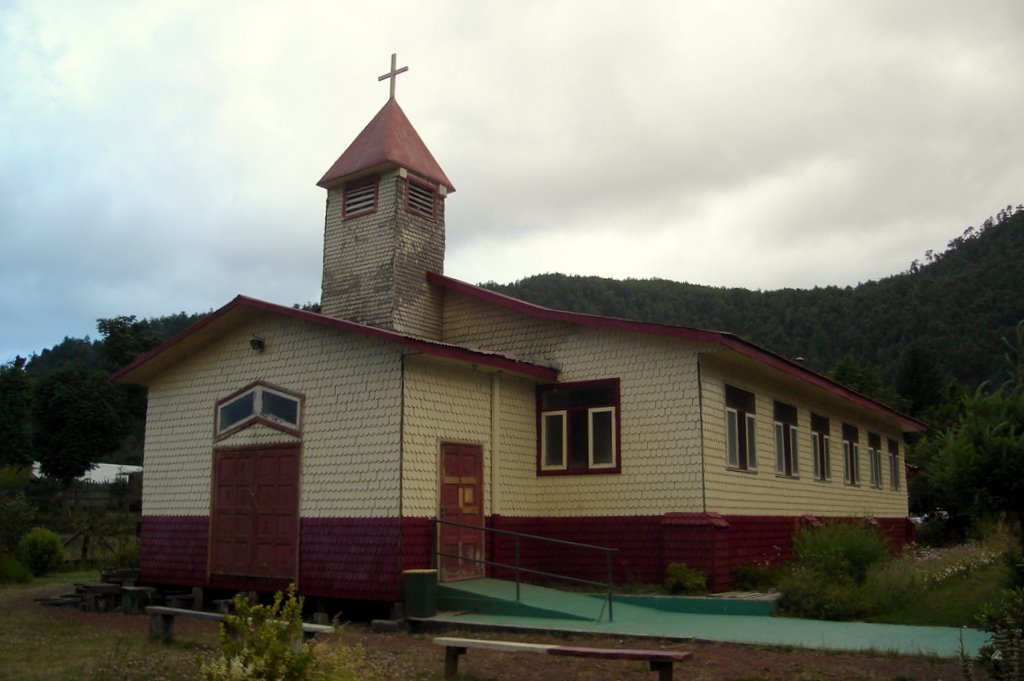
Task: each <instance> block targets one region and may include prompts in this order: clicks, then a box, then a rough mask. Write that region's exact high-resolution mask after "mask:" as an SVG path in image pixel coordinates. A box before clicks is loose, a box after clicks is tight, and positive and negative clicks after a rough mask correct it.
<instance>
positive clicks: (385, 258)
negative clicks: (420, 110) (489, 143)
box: [317, 55, 455, 339]
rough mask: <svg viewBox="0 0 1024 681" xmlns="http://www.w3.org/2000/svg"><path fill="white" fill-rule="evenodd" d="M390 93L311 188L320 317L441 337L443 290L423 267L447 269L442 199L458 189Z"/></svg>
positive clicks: (390, 75)
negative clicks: (315, 197) (321, 217)
mask: <svg viewBox="0 0 1024 681" xmlns="http://www.w3.org/2000/svg"><path fill="white" fill-rule="evenodd" d="M407 70H408V68H407V67H402V68H401V69H396V68H395V55H391V71H390V72H389V73H386V74H384V75H383V76H381V77H380V78H379V79H378V80H384V79H390V80H391V97H390V98H389V99H388V101H387V103H386V104H385V105H384V107H383V108H382V109H381V110H380V111H379V112H377V115H376V116H374V117H373V120H371V121H370V122H369V124H367V126H366V127H365V128H364V129H363V131H362V132H361V133H359V135H358V136H357V137H356V139H355V140H354V141H353V142H352V143H351V144H350V145H349V147H348V149H346V150H345V152H344V153H343V154H342V155H341V156H340V157H339V158H338V160H337V161H335V162H334V165H332V166H331V167H330V169H329V170H328V171H327V172H326V173H325V174H324V176H323V177H322V178H320V181H319V182H317V185H318V186H320V187H323V188H324V189H326V190H327V216H326V219H325V222H324V271H323V284H322V288H321V298H320V304H321V309H322V311H323V313H324V314H326V315H330V316H332V317H340V318H344V319H348V320H351V321H354V322H359V323H361V324H368V325H371V326H377V327H380V328H384V329H389V330H392V331H397V332H398V333H403V334H408V335H412V336H420V337H425V338H434V339H438V338H440V336H441V294H440V292H439V291H437V290H435V289H434V288H433V287H431V286H430V285H429V284H428V283H427V281H426V274H427V272H436V273H438V274H442V273H443V272H444V238H445V237H444V204H445V198H446V197H447V196H448V194H450V193H452V192H454V191H455V188H454V187H453V186H452V183H451V181H450V180H449V179H448V177H447V176H446V175H445V174H444V171H443V170H441V167H440V166H439V165H438V163H437V161H435V160H434V157H433V155H432V154H431V153H430V151H429V150H428V149H427V147H426V145H425V144H424V143H423V140H422V139H420V136H419V135H418V134H417V133H416V130H415V129H413V127H412V124H411V123H410V122H409V119H408V118H406V115H405V112H403V111H402V108H401V107H400V106H399V105H398V101H397V100H396V99H395V77H396V76H397V75H398V74H399V73H403V72H405V71H407Z"/></svg>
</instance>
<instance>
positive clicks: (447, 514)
mask: <svg viewBox="0 0 1024 681" xmlns="http://www.w3.org/2000/svg"><path fill="white" fill-rule="evenodd" d="M483 461H484V451H483V447H481V446H480V445H464V444H453V443H444V444H442V445H441V507H440V513H439V514H438V518H440V519H441V520H448V521H451V522H456V523H460V524H463V525H471V526H473V527H483V524H484V498H483V474H484V465H483ZM438 527H439V530H438V543H439V544H440V551H441V553H442V554H446V555H442V556H441V559H440V561H439V562H440V569H441V580H442V581H448V582H450V581H455V580H459V579H473V578H475V577H483V576H484V566H483V564H482V563H476V562H472V561H471V560H465V559H466V558H469V559H473V560H483V557H484V532H483V531H482V530H473V529H469V528H465V527H454V526H452V525H438Z"/></svg>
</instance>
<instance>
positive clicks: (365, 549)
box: [139, 516, 430, 601]
mask: <svg viewBox="0 0 1024 681" xmlns="http://www.w3.org/2000/svg"><path fill="white" fill-rule="evenodd" d="M406 523H407V524H408V525H409V526H410V527H416V526H417V525H421V526H425V527H426V528H427V533H426V535H425V536H420V537H418V538H417V539H416V540H415V541H414V542H413V551H414V552H415V549H416V542H419V544H421V545H422V546H423V547H425V548H423V550H422V551H420V553H426V554H427V560H428V561H429V547H430V530H429V528H430V524H429V521H428V520H426V519H423V520H422V521H412V520H407V521H405V522H404V523H403V522H400V521H399V520H398V519H397V518H302V519H301V520H300V530H299V531H300V536H299V575H298V585H299V591H300V592H301V593H302V594H304V595H309V596H324V597H328V598H355V599H361V600H370V601H396V600H401V572H402V569H403V568H405V567H407V565H406V564H407V563H408V564H409V565H413V564H414V563H415V560H413V558H412V557H409V558H408V560H407V557H406V555H405V554H403V548H402V547H403V541H402V526H403V524H406ZM420 534H421V535H422V533H420ZM208 536H209V519H208V518H207V517H206V516H143V518H142V550H141V555H140V566H139V567H140V579H141V580H142V581H144V582H147V583H151V584H174V585H179V586H203V587H215V588H224V589H235V590H240V591H241V590H244V591H249V590H253V591H263V592H272V591H277V590H280V589H282V588H284V587H286V586H287V580H268V579H259V578H250V577H241V576H237V577H236V576H227V575H213V576H209V575H208V573H207V546H208ZM423 567H426V566H425V565H424V566H423Z"/></svg>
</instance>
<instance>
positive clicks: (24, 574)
mask: <svg viewBox="0 0 1024 681" xmlns="http://www.w3.org/2000/svg"><path fill="white" fill-rule="evenodd" d="M31 581H32V571H31V570H29V569H28V568H27V567H25V565H24V564H23V563H22V562H21V561H20V560H18V559H17V558H0V584H23V583H25V582H31Z"/></svg>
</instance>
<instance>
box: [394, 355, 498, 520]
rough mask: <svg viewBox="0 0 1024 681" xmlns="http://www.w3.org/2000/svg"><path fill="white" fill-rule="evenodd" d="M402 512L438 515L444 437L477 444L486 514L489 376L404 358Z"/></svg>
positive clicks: (422, 360) (436, 363) (488, 466)
mask: <svg viewBox="0 0 1024 681" xmlns="http://www.w3.org/2000/svg"><path fill="white" fill-rule="evenodd" d="M404 390H405V400H404V409H405V416H404V422H405V424H404V427H403V430H402V434H403V441H404V445H403V462H402V494H403V497H404V498H403V504H402V515H403V516H405V517H417V516H419V517H433V516H435V515H436V514H437V504H438V499H439V491H438V481H439V479H440V468H439V465H440V464H439V454H440V450H441V443H442V442H461V443H469V444H478V445H481V446H482V447H483V451H484V453H483V458H484V461H483V463H484V472H483V481H484V504H485V506H484V513H487V512H488V511H489V508H488V504H489V497H490V494H489V493H488V491H487V481H488V480H490V458H491V457H490V446H491V445H490V442H491V378H490V377H489V376H488V375H487V374H484V373H479V372H475V371H472V370H468V369H461V368H458V367H454V366H452V365H450V364H441V363H438V362H432V361H429V360H424V359H421V358H416V357H409V358H407V359H406V370H405V382H404Z"/></svg>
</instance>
